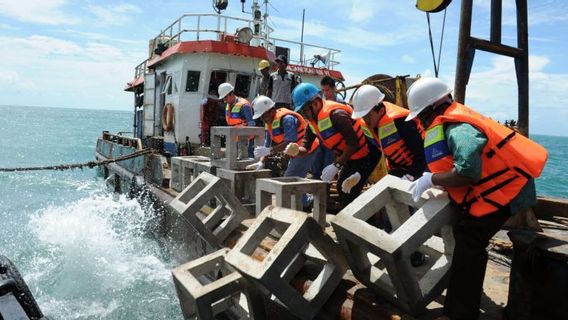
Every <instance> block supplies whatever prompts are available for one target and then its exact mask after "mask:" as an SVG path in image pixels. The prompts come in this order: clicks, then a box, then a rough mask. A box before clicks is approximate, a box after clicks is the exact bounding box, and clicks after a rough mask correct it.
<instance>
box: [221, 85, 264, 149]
mask: <svg viewBox="0 0 568 320" xmlns="http://www.w3.org/2000/svg"><path fill="white" fill-rule="evenodd" d="M234 90H235V88H234V87H233V85H232V84H230V83H228V82H225V83H221V84H220V85H219V89H218V91H219V99H222V100H223V102H224V103H226V106H225V119H226V120H227V125H228V126H231V127H232V126H237V127H238V126H249V127H254V126H255V121H254V119H253V118H252V115H253V111H252V107H251V106H250V103H249V102H248V101H247V99H245V98H241V97H237V95H236V94H235V92H234ZM248 157H249V158H253V157H254V140H253V139H249V142H248Z"/></svg>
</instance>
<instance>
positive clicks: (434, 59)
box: [426, 8, 447, 78]
mask: <svg viewBox="0 0 568 320" xmlns="http://www.w3.org/2000/svg"><path fill="white" fill-rule="evenodd" d="M446 12H447V8H446V9H444V21H443V23H442V34H441V36H440V47H439V48H438V62H436V52H435V51H434V39H433V37H432V26H431V24H430V12H426V21H428V36H429V39H430V50H431V51H432V61H433V62H434V74H435V75H436V78H437V77H438V74H439V73H440V60H441V58H442V44H443V43H444V31H445V29H446Z"/></svg>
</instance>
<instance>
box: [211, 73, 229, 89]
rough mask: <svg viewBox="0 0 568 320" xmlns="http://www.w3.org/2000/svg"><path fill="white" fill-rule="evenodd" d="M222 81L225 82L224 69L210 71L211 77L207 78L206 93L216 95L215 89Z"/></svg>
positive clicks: (225, 74)
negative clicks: (207, 86)
mask: <svg viewBox="0 0 568 320" xmlns="http://www.w3.org/2000/svg"><path fill="white" fill-rule="evenodd" d="M223 82H227V73H226V72H224V71H213V72H211V78H210V79H209V89H208V90H207V93H208V94H212V95H217V89H218V88H219V85H220V84H221V83H223Z"/></svg>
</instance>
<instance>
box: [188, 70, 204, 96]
mask: <svg viewBox="0 0 568 320" xmlns="http://www.w3.org/2000/svg"><path fill="white" fill-rule="evenodd" d="M200 75H201V71H191V70H190V71H188V72H187V82H186V84H185V92H196V91H197V90H199V77H200Z"/></svg>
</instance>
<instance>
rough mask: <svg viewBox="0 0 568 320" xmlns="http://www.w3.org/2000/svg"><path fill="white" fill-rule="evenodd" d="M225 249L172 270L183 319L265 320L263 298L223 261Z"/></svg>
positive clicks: (226, 250)
mask: <svg viewBox="0 0 568 320" xmlns="http://www.w3.org/2000/svg"><path fill="white" fill-rule="evenodd" d="M227 252H228V249H221V250H219V251H216V252H213V253H211V254H209V255H206V256H204V257H201V258H199V259H196V260H193V261H191V262H188V263H186V264H183V265H181V266H179V267H177V268H175V269H174V270H173V271H172V275H173V278H174V284H175V287H176V291H177V295H178V298H179V301H180V305H181V310H182V313H183V316H184V318H185V319H193V318H197V319H216V316H217V315H220V314H225V315H227V318H229V319H231V318H233V317H234V316H235V315H236V316H238V318H239V319H257V320H258V319H265V311H264V304H263V302H262V297H261V296H260V294H259V293H258V292H257V290H256V289H255V288H254V286H252V285H251V284H250V282H249V281H248V280H246V279H245V278H243V277H242V276H241V275H240V274H239V273H238V272H237V271H236V270H235V269H234V268H233V267H231V266H230V265H229V264H228V263H226V261H225V254H226V253H227Z"/></svg>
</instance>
